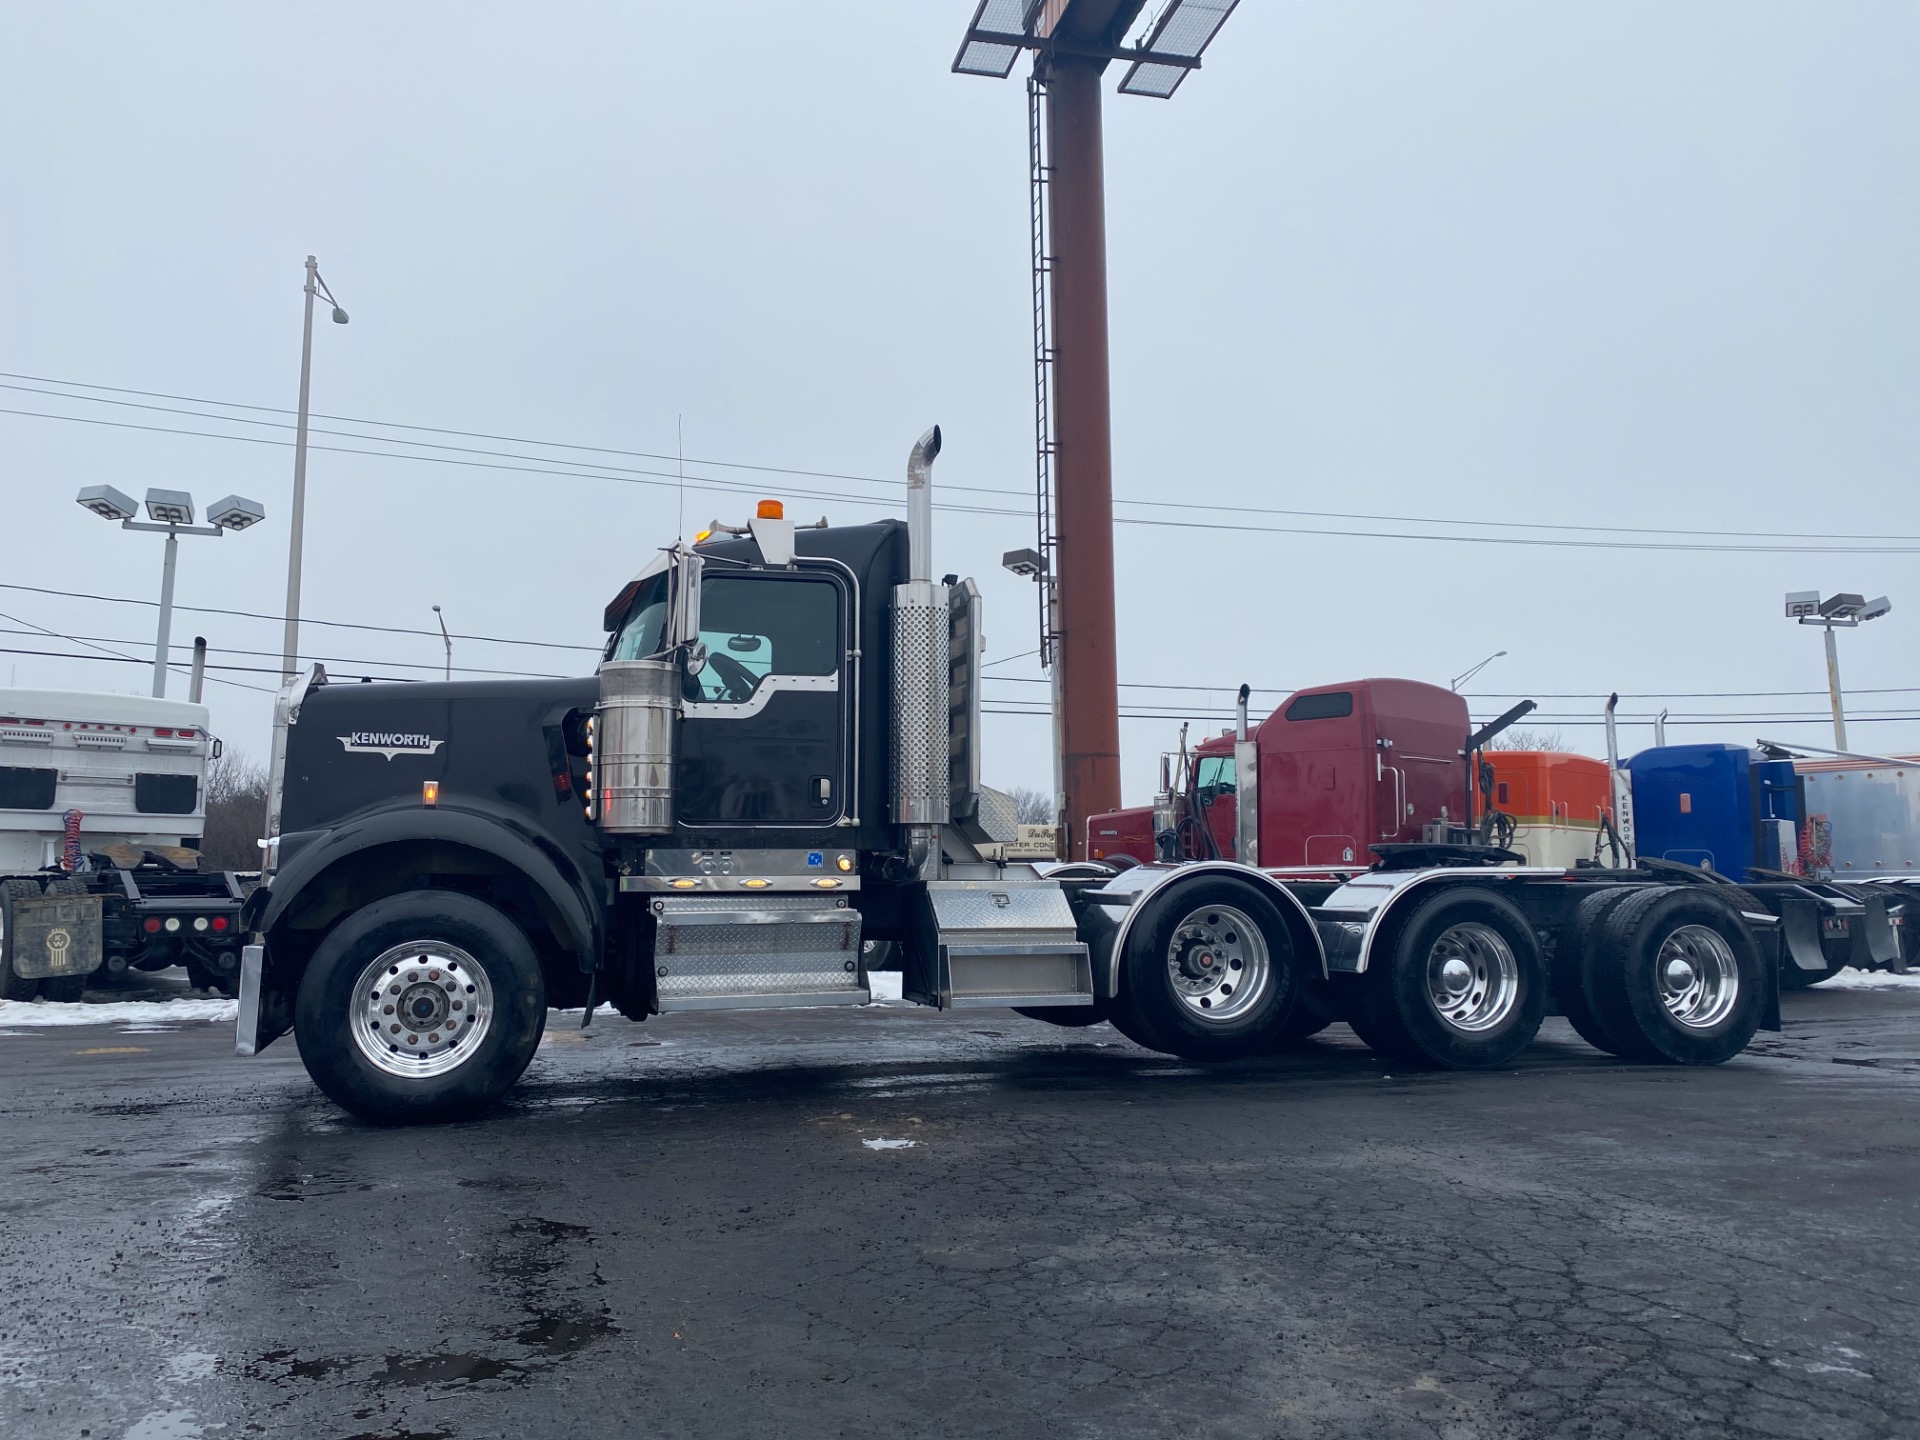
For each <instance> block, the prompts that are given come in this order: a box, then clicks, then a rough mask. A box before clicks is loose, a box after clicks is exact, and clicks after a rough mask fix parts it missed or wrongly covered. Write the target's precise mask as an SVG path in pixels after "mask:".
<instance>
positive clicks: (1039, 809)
mask: <svg viewBox="0 0 1920 1440" xmlns="http://www.w3.org/2000/svg"><path fill="white" fill-rule="evenodd" d="M1007 795H1008V796H1009V797H1010V798H1011V799H1012V800H1013V804H1014V808H1015V809H1017V810H1018V811H1019V812H1020V823H1021V824H1022V825H1051V824H1053V819H1054V816H1053V797H1052V796H1051V795H1049V794H1047V792H1046V791H1044V790H1036V789H1035V788H1034V787H1033V786H1031V785H1016V786H1015V787H1014V788H1013V789H1011V790H1009V791H1007Z"/></svg>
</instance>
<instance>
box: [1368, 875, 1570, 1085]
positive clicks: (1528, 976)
mask: <svg viewBox="0 0 1920 1440" xmlns="http://www.w3.org/2000/svg"><path fill="white" fill-rule="evenodd" d="M1361 1004H1362V1006H1363V1008H1364V1015H1365V1018H1364V1020H1363V1021H1362V1022H1361V1024H1362V1026H1363V1027H1364V1033H1365V1035H1366V1037H1367V1040H1368V1043H1369V1044H1370V1045H1373V1046H1374V1048H1375V1049H1377V1050H1381V1051H1383V1052H1384V1053H1386V1054H1388V1055H1390V1056H1393V1057H1394V1058H1397V1059H1401V1060H1409V1061H1413V1062H1414V1063H1417V1064H1426V1065H1438V1066H1442V1067H1444V1068H1446V1069H1449V1070H1489V1069H1493V1068H1495V1067H1497V1066H1500V1065H1504V1064H1506V1063H1507V1062H1508V1061H1509V1060H1511V1059H1512V1058H1513V1057H1514V1056H1515V1055H1516V1054H1518V1053H1519V1052H1520V1050H1521V1049H1522V1048H1524V1047H1525V1046H1526V1044H1527V1042H1528V1041H1530V1040H1532V1039H1533V1037H1534V1035H1535V1033H1536V1032H1537V1031H1538V1030H1539V1029H1540V1020H1541V1017H1542V1016H1544V1015H1545V1014H1546V1008H1547V976H1546V972H1545V967H1544V966H1543V964H1542V963H1541V959H1540V944H1539V941H1538V940H1537V939H1536V938H1535V936H1534V933H1533V926H1532V925H1530V924H1529V923H1528V922H1527V918H1526V916H1524V915H1522V914H1521V913H1520V912H1519V911H1518V910H1517V909H1515V908H1514V906H1513V905H1512V904H1511V903H1510V902H1508V901H1507V900H1506V899H1504V898H1502V897H1501V896H1499V895H1496V894H1494V893H1493V892H1491V891H1490V890H1487V889H1484V888H1482V887H1479V886H1468V887H1462V888H1459V889H1452V890H1447V891H1443V892H1442V893H1441V894H1438V895H1435V896H1434V897H1433V898H1432V899H1430V900H1427V901H1425V902H1424V903H1423V904H1421V905H1420V906H1419V907H1418V908H1417V909H1415V910H1414V912H1413V913H1412V914H1411V915H1410V916H1408V917H1407V920H1406V923H1405V924H1404V925H1403V926H1402V927H1401V929H1400V935H1399V939H1398V940H1397V941H1396V942H1395V944H1394V946H1393V948H1392V950H1391V952H1390V953H1388V954H1386V955H1375V956H1374V958H1373V960H1372V962H1371V964H1370V965H1369V968H1368V971H1367V974H1366V976H1365V983H1364V985H1363V986H1362V996H1361Z"/></svg>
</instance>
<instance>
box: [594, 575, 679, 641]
mask: <svg viewBox="0 0 1920 1440" xmlns="http://www.w3.org/2000/svg"><path fill="white" fill-rule="evenodd" d="M666 628H667V577H666V576H665V575H655V576H654V577H653V578H652V579H650V580H648V581H647V582H646V584H644V585H642V586H641V587H640V591H639V593H638V594H636V595H635V596H634V597H633V608H632V609H631V610H629V611H628V612H627V620H626V623H625V624H624V625H622V626H621V627H620V633H619V634H618V635H617V636H616V637H614V642H613V648H612V650H610V651H609V652H608V654H607V658H608V659H609V660H645V659H646V658H648V657H649V656H651V655H658V654H659V653H660V651H661V650H662V649H663V648H665V647H664V645H663V643H662V642H663V640H664V637H665V632H666Z"/></svg>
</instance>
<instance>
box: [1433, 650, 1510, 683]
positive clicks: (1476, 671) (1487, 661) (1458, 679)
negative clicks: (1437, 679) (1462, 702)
mask: <svg viewBox="0 0 1920 1440" xmlns="http://www.w3.org/2000/svg"><path fill="white" fill-rule="evenodd" d="M1506 653H1507V652H1506V651H1504V650H1496V651H1494V652H1493V653H1492V654H1491V655H1489V656H1487V658H1486V659H1484V660H1482V661H1481V662H1480V663H1479V664H1478V665H1475V666H1474V667H1473V668H1472V669H1470V670H1468V671H1467V672H1466V673H1465V674H1461V675H1456V676H1454V677H1453V679H1451V680H1449V681H1448V682H1447V688H1448V689H1449V690H1456V691H1457V690H1458V689H1459V688H1460V687H1461V686H1462V685H1464V684H1466V683H1467V681H1469V680H1471V679H1472V678H1473V677H1474V676H1476V675H1478V674H1479V673H1480V672H1481V671H1482V670H1484V669H1486V668H1487V666H1489V665H1491V664H1492V663H1493V662H1494V661H1496V660H1498V659H1499V658H1500V657H1501V656H1502V655H1504V654H1506Z"/></svg>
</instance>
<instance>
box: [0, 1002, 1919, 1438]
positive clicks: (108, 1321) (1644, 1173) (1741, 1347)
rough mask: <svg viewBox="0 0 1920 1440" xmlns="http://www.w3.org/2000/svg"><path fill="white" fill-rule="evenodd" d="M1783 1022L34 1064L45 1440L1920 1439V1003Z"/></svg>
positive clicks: (665, 1027)
mask: <svg viewBox="0 0 1920 1440" xmlns="http://www.w3.org/2000/svg"><path fill="white" fill-rule="evenodd" d="M202 1003H203V1008H204V1002H202ZM154 1008H155V1012H156V1015H159V1016H165V1015H166V1014H168V1013H169V1008H170V1007H166V1006H157V1007H154ZM1787 1009H1788V1029H1787V1032H1786V1033H1785V1035H1783V1036H1764V1037H1762V1039H1761V1041H1760V1043H1759V1044H1758V1045H1757V1046H1756V1047H1755V1048H1754V1050H1753V1051H1751V1052H1750V1053H1749V1054H1748V1055H1746V1056H1743V1057H1742V1058H1740V1059H1738V1060H1736V1061H1734V1062H1733V1063H1731V1064H1729V1065H1726V1066H1723V1067H1720V1068H1718V1069H1712V1070H1678V1069H1655V1068H1644V1067H1635V1066H1623V1065H1619V1064H1617V1063H1615V1062H1613V1061H1610V1060H1609V1059H1607V1057H1604V1056H1601V1055H1599V1054H1597V1053H1596V1052H1594V1051H1591V1050H1589V1049H1587V1048H1586V1047H1584V1046H1582V1045H1581V1044H1580V1043H1579V1042H1578V1041H1577V1040H1575V1039H1574V1038H1573V1036H1572V1033H1571V1031H1570V1030H1568V1029H1567V1028H1566V1027H1565V1026H1564V1024H1563V1023H1562V1022H1559V1021H1549V1022H1548V1027H1547V1029H1546V1030H1545V1031H1544V1032H1543V1038H1542V1040H1541V1041H1540V1042H1539V1043H1538V1044H1536V1045H1535V1046H1534V1047H1533V1048H1532V1049H1531V1050H1530V1051H1528V1052H1527V1053H1526V1055H1525V1056H1523V1058H1522V1063H1521V1064H1519V1065H1518V1066H1517V1067H1516V1068H1514V1069H1512V1070H1510V1071H1507V1072H1504V1073H1498V1074H1488V1075H1458V1074H1430V1073H1400V1072H1398V1071H1396V1070H1394V1069H1393V1068H1392V1067H1391V1066H1388V1065H1384V1064H1383V1063H1382V1062H1380V1061H1379V1060H1377V1059H1375V1058H1374V1057H1373V1056H1372V1055H1371V1054H1369V1053H1368V1052H1367V1051H1366V1050H1364V1049H1363V1048H1362V1047H1361V1046H1360V1045H1359V1044H1358V1042H1356V1041H1355V1040H1354V1039H1353V1038H1352V1036H1351V1035H1350V1034H1349V1033H1348V1032H1347V1031H1346V1029H1345V1028H1344V1027H1335V1028H1334V1029H1333V1030H1331V1031H1329V1032H1327V1034H1326V1035H1325V1036H1324V1037H1323V1038H1322V1039H1321V1040H1320V1041H1317V1042H1314V1043H1311V1044H1309V1045H1307V1046H1305V1047H1304V1048H1302V1049H1301V1050H1300V1051H1299V1052H1297V1053H1293V1054H1289V1055H1284V1056H1277V1057H1274V1058H1272V1059H1268V1060H1263V1061H1259V1062H1255V1063H1246V1064H1239V1065H1234V1066H1228V1067H1224V1068H1217V1069H1216V1068H1204V1067H1200V1066H1194V1065H1188V1064H1185V1063H1182V1062H1180V1061H1177V1060H1172V1059H1168V1058H1166V1057H1162V1056H1156V1055H1152V1054H1148V1053H1147V1052H1145V1051H1142V1050H1139V1049H1136V1048H1135V1047H1133V1046H1132V1045H1130V1044H1129V1043H1128V1042H1126V1041H1125V1040H1123V1039H1122V1038H1121V1037H1120V1036H1119V1035H1117V1034H1115V1033H1114V1032H1112V1031H1111V1030H1110V1029H1108V1028H1107V1027H1106V1026H1098V1027H1095V1028H1092V1029H1088V1030H1079V1031H1069V1030H1058V1029H1053V1028H1050V1027H1048V1026H1045V1025H1042V1024H1040V1023H1037V1022H1034V1021H1028V1020H1024V1019H1021V1018H1020V1017H1018V1016H1015V1015H1012V1014H1009V1013H1005V1012H997V1011H975V1012H970V1013H964V1014H960V1015H944V1016H942V1015H934V1014H930V1013H927V1012H923V1011H919V1010H914V1009H907V1008H892V1007H888V1008H879V1007H874V1008H865V1009H859V1010H843V1011H825V1010H817V1011H807V1012H789V1013H765V1014H745V1013H742V1014H733V1015H726V1014H719V1015H699V1016H696V1015H681V1016H673V1017H667V1018H665V1019H656V1020H654V1021H650V1022H648V1023H647V1024H644V1025H637V1024H632V1023H629V1022H626V1021H623V1020H619V1019H617V1018H610V1017H608V1016H606V1015H604V1014H603V1015H601V1016H599V1017H598V1018H596V1020H595V1021H594V1023H593V1026H592V1028H591V1029H590V1030H588V1031H586V1032H584V1033H582V1032H581V1031H580V1030H579V1029H578V1028H576V1027H577V1026H578V1023H579V1017H578V1016H577V1015H575V1016H571V1017H566V1016H556V1017H554V1023H553V1025H552V1026H551V1027H550V1029H549V1032H548V1036H547V1039H546V1041H545V1043H544V1044H543V1046H542V1049H541V1051H540V1054H539V1057H538V1059H537V1060H536V1061H535V1063H534V1065H533V1067H532V1069H531V1070H530V1071H529V1072H528V1075H527V1077H526V1078H525V1080H523V1082H522V1083H521V1085H520V1086H519V1087H518V1088H517V1089H516V1090H515V1091H514V1092H513V1094H512V1096H511V1097H510V1099H509V1100H508V1102H507V1103H505V1104H504V1105H502V1106H501V1107H500V1108H499V1110H498V1111H497V1112H496V1113H494V1114H492V1115H491V1116H489V1117H487V1118H485V1119H482V1120H478V1121H475V1122H470V1123H466V1124H461V1125H453V1126H444V1127H438V1128H431V1129H414V1130H380V1129H375V1128H371V1127H368V1126H365V1125H362V1124H360V1123H358V1122H356V1121H354V1120H352V1119H350V1118H348V1117H346V1116H345V1115H343V1114H341V1113H340V1112H338V1111H337V1110H335V1109H334V1108H333V1107H332V1106H331V1105H330V1104H328V1103H327V1102H326V1101H325V1100H324V1099H322V1098H321V1097H320V1096H319V1095H318V1093H317V1092H316V1091H314V1090H313V1089H312V1087H311V1086H310V1085H309V1083H308V1082H307V1080H306V1077H305V1074H304V1072H303V1071H302V1070H301V1068H300V1064H299V1059H298V1056H297V1054H296V1053H295V1050H294V1047H293V1044H292V1042H291V1041H290V1040H285V1041H281V1042H280V1043H278V1044H276V1045H275V1046H273V1047H272V1048H270V1049H269V1050H268V1051H267V1052H266V1053H265V1054H264V1055H262V1056H260V1057H258V1058H256V1059H253V1060H245V1061H243V1060H236V1059H233V1058H232V1055H231V1043H232V1042H231V1028H230V1027H229V1026H225V1025H219V1024H212V1023H208V1022H206V1021H195V1022H190V1023H175V1022H172V1021H169V1020H164V1019H162V1020H158V1021H155V1020H148V1021H146V1022H144V1023H129V1022H127V1021H125V1020H122V1021H119V1022H117V1023H114V1024H110V1025H107V1024H103V1025H89V1026H83V1027H76V1028H52V1029H41V1028H21V1029H12V1030H10V1031H9V1032H8V1033H0V1127H4V1129H3V1130H0V1133H3V1134H4V1137H5V1140H4V1152H3V1153H4V1156H5V1163H4V1166H0V1435H4V1436H6V1437H8V1440H29V1437H41V1436H59V1437H81V1436H87V1437H128V1440H162V1437H170V1440H171V1437H191V1436H202V1435H204V1436H209V1437H213V1436H219V1437H238V1436H247V1435H272V1436H282V1435H286V1436H301V1437H316V1440H347V1437H352V1440H374V1437H379V1440H429V1437H448V1440H451V1437H484V1436H513V1437H529V1436H531V1437H540V1436H550V1435H551V1436H560V1435H565V1436H603V1435H604V1436H613V1435H620V1436H628V1435H632V1436H643V1435H644V1436H649V1437H654V1436H660V1437H679V1436H688V1437H709V1436H711V1437H727V1440H738V1437H763V1436H764V1437H782V1440H785V1437H827V1436H863V1437H864V1436H876V1437H878V1436H889V1437H891V1436H922V1435H925V1436H949V1435H950V1436H1006V1437H1053V1436H1059V1437H1106V1436H1113V1437H1146V1436H1180V1437H1193V1436H1205V1437H1209V1440H1213V1437H1220V1440H1237V1437H1296V1436H1297V1437H1315V1440H1319V1437H1347V1436H1353V1437H1365V1440H1400V1437H1422V1440H1426V1437H1433V1440H1480V1437H1533V1436H1556V1437H1559V1436H1569V1437H1614V1436H1619V1437H1627V1436H1646V1437H1676V1436H1696V1435H1697V1436H1712V1437H1745V1436H1788V1437H1821V1440H1848V1437H1868V1436H1875V1437H1877V1436H1898V1435H1907V1436H1910V1435H1914V1434H1920V1366H1916V1365H1915V1363H1914V1356H1915V1354H1916V1349H1917V1347H1920V1311H1917V1310H1916V1303H1915V1302H1916V1289H1915V1286H1916V1279H1917V1278H1920V1265H1917V1264H1916V1258H1915V1257H1916V1248H1917V1242H1916V1238H1915V1237H1916V1230H1917V1229H1920V1165H1917V1164H1916V1144H1917V1140H1916V1136H1917V1133H1920V1132H1917V1131H1916V1126H1915V1120H1916V1117H1917V1116H1920V1105H1917V1104H1916V1101H1917V1100H1920V992H1916V991H1913V990H1906V991H1898V992H1862V991H1841V992H1836V993H1825V992H1819V991H1816V992H1811V993H1807V994H1801V995H1793V996H1789V997H1788V999H1787ZM0 1029H5V1027H0Z"/></svg>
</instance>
